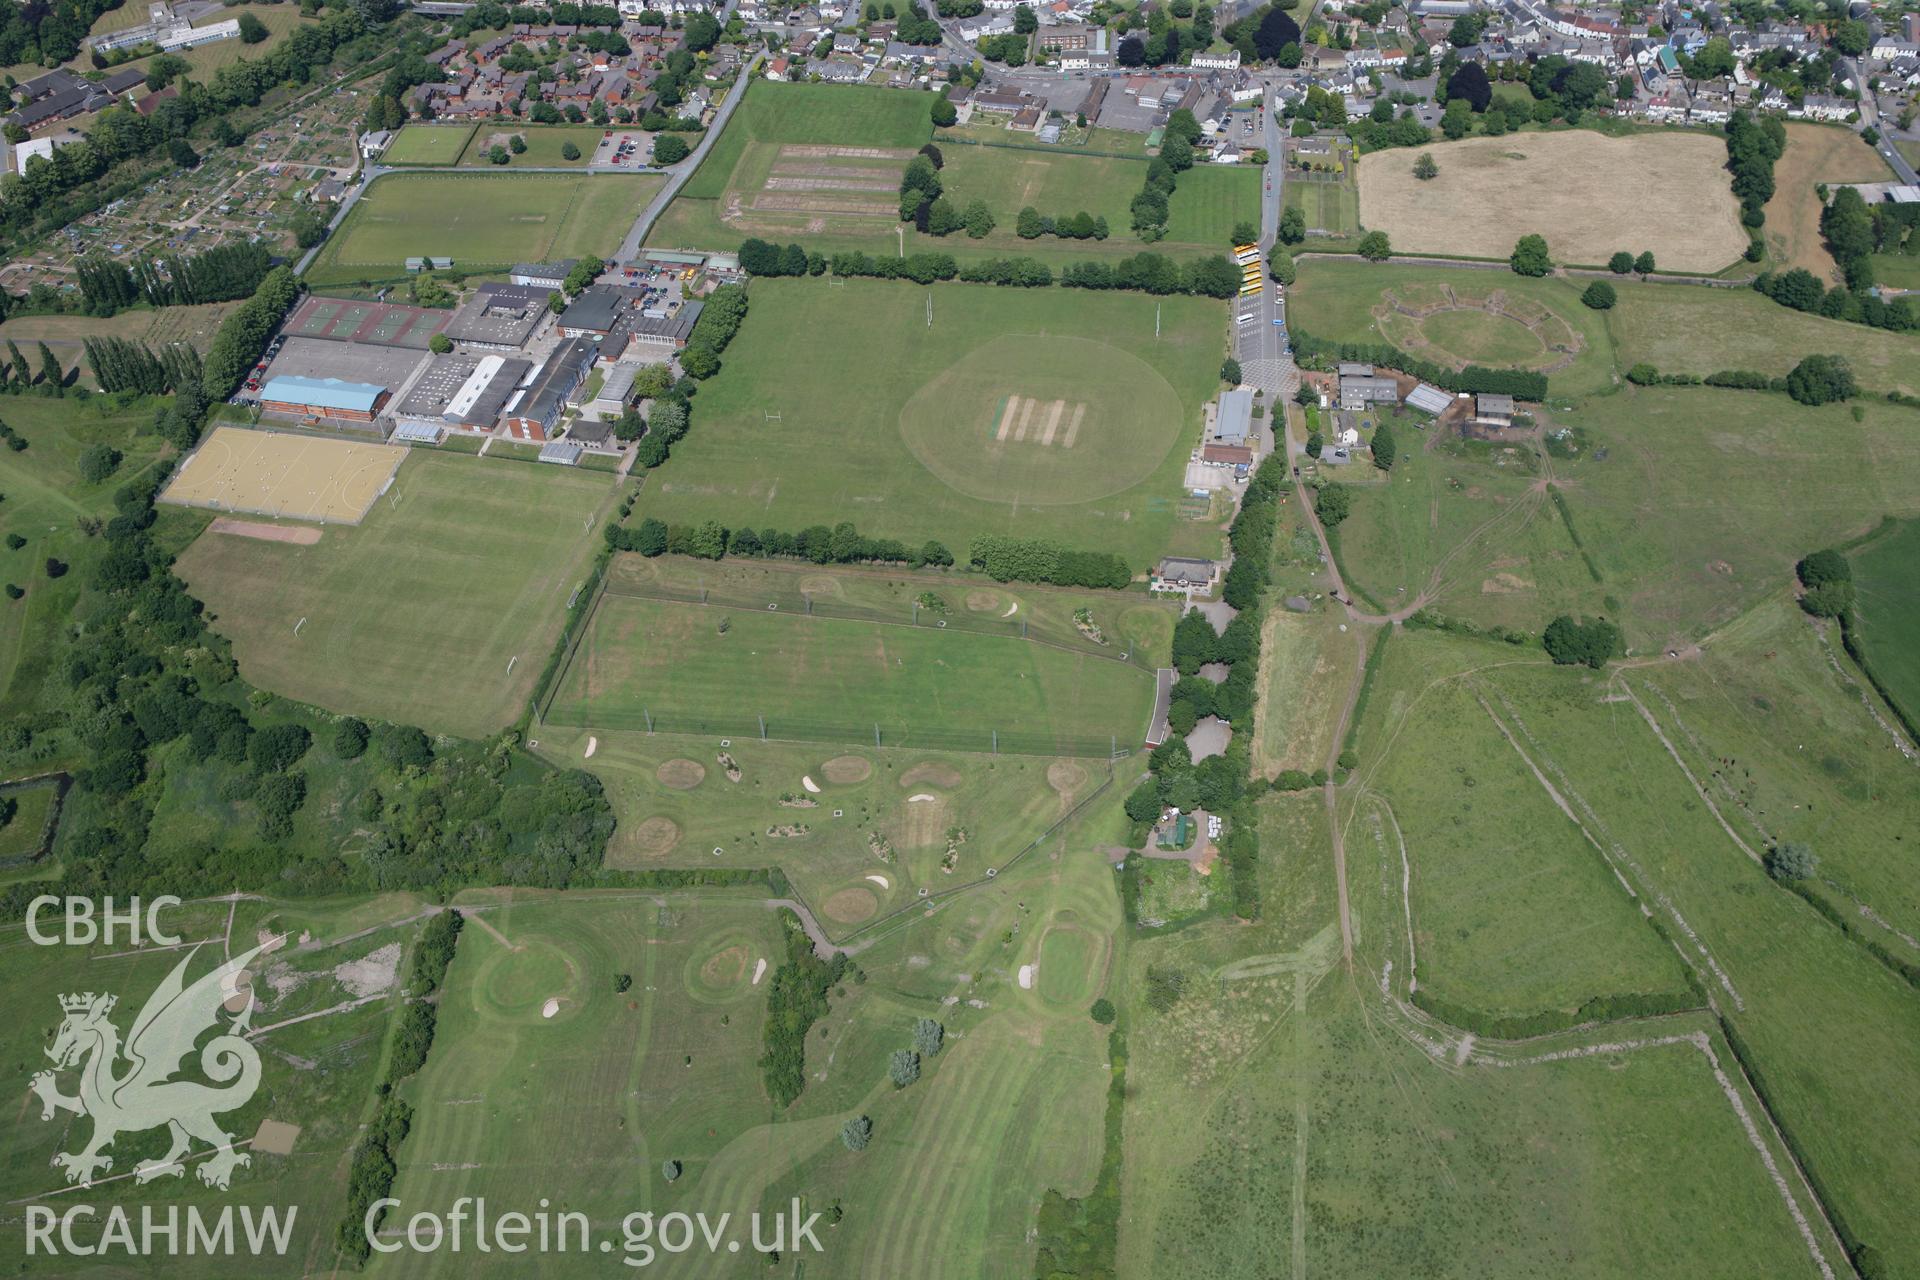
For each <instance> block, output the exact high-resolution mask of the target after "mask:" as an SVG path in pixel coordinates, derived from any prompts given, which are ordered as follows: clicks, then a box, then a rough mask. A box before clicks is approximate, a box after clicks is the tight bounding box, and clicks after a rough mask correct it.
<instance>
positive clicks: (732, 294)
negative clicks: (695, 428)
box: [613, 284, 747, 469]
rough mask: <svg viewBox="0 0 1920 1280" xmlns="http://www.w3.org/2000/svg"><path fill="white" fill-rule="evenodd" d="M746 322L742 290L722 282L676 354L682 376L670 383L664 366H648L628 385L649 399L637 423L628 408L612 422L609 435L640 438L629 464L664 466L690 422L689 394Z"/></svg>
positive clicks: (715, 369) (710, 372)
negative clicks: (662, 464) (684, 345)
mask: <svg viewBox="0 0 1920 1280" xmlns="http://www.w3.org/2000/svg"><path fill="white" fill-rule="evenodd" d="M746 318H747V290H746V288H745V286H743V285H737V284H725V285H721V286H720V287H719V288H718V289H715V290H714V291H713V292H712V293H711V294H709V295H708V296H707V300H706V306H705V307H703V308H702V309H701V311H700V318H699V319H698V320H696V321H694V324H693V332H692V333H690V334H688V335H687V346H686V349H685V350H684V351H682V352H681V353H680V369H681V372H682V373H683V374H684V375H685V376H683V377H682V378H681V379H680V380H679V381H678V382H673V381H670V371H669V370H668V367H667V366H666V365H664V364H661V365H652V366H649V367H648V368H647V369H646V370H645V371H643V372H642V374H641V375H640V376H639V377H638V378H636V379H635V380H634V387H635V389H636V390H639V391H640V392H641V395H642V396H643V397H644V398H647V399H651V400H652V401H653V404H652V408H651V409H650V410H649V411H648V413H647V416H646V417H645V418H644V419H643V418H642V417H641V416H640V415H639V414H638V413H637V412H635V411H634V410H632V409H629V410H627V411H626V412H625V413H623V414H622V415H621V416H620V418H619V420H618V421H617V422H615V423H614V428H613V429H614V434H615V435H616V436H617V437H618V438H620V439H622V440H631V439H634V438H635V437H636V436H638V437H639V438H640V443H639V445H638V446H637V447H636V448H635V450H634V461H635V462H637V463H638V464H639V465H640V466H642V467H646V468H649V469H651V468H653V467H657V466H659V465H660V464H661V463H663V462H665V461H666V460H667V458H668V457H669V456H671V454H672V452H673V446H674V445H675V444H678V443H679V442H680V440H681V438H682V437H684V436H685V435H686V434H687V429H688V428H689V427H690V426H691V425H692V423H693V395H694V393H695V392H696V391H697V390H699V386H700V383H701V382H703V381H705V380H706V379H708V378H711V377H713V376H714V375H715V374H716V373H719V372H720V356H721V353H722V352H724V351H725V350H726V349H727V346H728V344H729V343H731V342H732V341H733V335H734V334H736V333H738V332H740V326H741V325H742V324H743V323H745V321H746Z"/></svg>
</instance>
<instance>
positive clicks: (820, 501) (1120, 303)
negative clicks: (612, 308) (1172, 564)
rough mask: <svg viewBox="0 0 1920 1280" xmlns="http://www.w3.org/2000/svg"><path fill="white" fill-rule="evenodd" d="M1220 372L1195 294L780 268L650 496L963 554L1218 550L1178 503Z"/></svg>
mask: <svg viewBox="0 0 1920 1280" xmlns="http://www.w3.org/2000/svg"><path fill="white" fill-rule="evenodd" d="M929 298H931V299H932V305H933V327H932V328H928V327H927V323H926V315H927V306H928V299H929ZM1156 311H1157V312H1158V314H1159V317H1160V337H1159V338H1158V339H1156V338H1155V337H1154V317H1155V313H1156ZM849 353H858V355H857V358H853V359H849V358H848V357H849ZM1219 362H1220V312H1219V307H1218V304H1215V303H1210V302H1204V301H1201V300H1198V299H1190V298H1167V299H1164V300H1160V301H1155V300H1153V299H1150V298H1144V297H1137V296H1129V295H1122V294H1079V293H1069V292H1067V291H1063V290H1032V291H1012V290H1004V289H1000V290H995V289H988V288H984V287H974V286H965V285H950V286H948V285H943V286H940V287H938V288H935V289H932V290H924V289H918V288H914V287H912V286H907V285H899V284H890V283H883V282H872V281H863V280H855V281H850V282H848V283H847V284H846V285H844V286H829V285H827V284H825V283H824V282H822V281H818V280H798V281H787V280H762V281H759V282H757V283H756V284H755V286H754V293H753V307H752V310H751V311H750V313H749V314H748V317H747V321H746V324H745V326H744V327H743V328H742V330H741V332H740V336H739V337H738V338H736V339H735V340H734V342H733V344H732V345H731V346H730V347H729V348H728V349H727V356H726V370H725V372H724V373H722V375H721V376H720V377H718V378H715V379H714V380H713V381H712V382H710V383H708V384H707V386H706V389H705V390H703V391H702V392H701V398H700V408H699V424H698V426H697V427H696V428H695V430H694V431H693V432H692V433H691V434H690V435H689V436H688V437H687V438H686V440H685V441H684V442H682V443H681V444H679V445H677V446H676V447H675V450H674V455H673V458H672V460H671V461H670V462H669V463H668V464H667V465H666V467H664V468H663V469H661V471H660V472H659V473H658V474H657V475H656V476H655V477H654V478H653V480H652V481H651V482H650V483H649V484H648V486H647V488H646V491H645V494H644V496H643V498H642V507H643V510H644V512H645V513H646V514H649V515H656V516H659V517H661V518H662V519H665V520H668V521H671V522H675V523H681V522H698V521H701V520H706V519H718V520H721V521H723V522H726V523H728V524H740V523H743V522H744V521H745V520H746V519H748V518H751V519H752V520H753V521H755V522H764V523H765V524H766V525H769V526H772V527H775V528H781V529H800V528H804V527H806V526H807V525H810V524H815V523H822V522H824V523H826V524H834V523H837V522H838V521H841V520H853V521H855V522H856V523H857V524H858V525H859V526H860V529H861V530H862V532H865V533H868V534H870V535H875V536H890V537H899V538H903V539H906V540H908V541H910V542H913V541H920V540H924V539H927V538H937V539H940V540H942V541H944V542H945V543H946V544H947V545H948V546H949V547H950V548H951V549H952V550H953V551H954V552H955V554H956V555H961V554H964V549H965V547H966V545H967V543H968V541H969V539H971V538H972V537H974V536H975V535H977V534H980V533H1011V534H1018V535H1021V536H1030V537H1046V538H1053V539H1056V540H1058V541H1061V542H1063V543H1066V544H1068V545H1071V546H1080V547H1089V548H1091V547H1100V548H1103V549H1107V550H1112V551H1115V552H1118V553H1120V554H1122V555H1124V556H1125V557H1126V558H1127V559H1128V561H1129V562H1130V563H1133V564H1134V565H1135V566H1136V567H1137V568H1139V569H1145V568H1146V567H1147V565H1148V564H1149V563H1150V562H1151V561H1153V560H1154V559H1155V558H1156V557H1157V556H1159V555H1162V554H1166V553H1168V552H1169V551H1170V550H1171V549H1172V548H1173V547H1177V546H1191V547H1194V548H1195V549H1196V551H1197V552H1198V553H1199V554H1202V555H1209V556H1210V555H1213V554H1215V552H1216V550H1217V545H1216V546H1215V549H1214V550H1209V549H1207V547H1208V546H1209V545H1211V544H1215V543H1216V542H1217V533H1218V530H1217V528H1215V527H1212V526H1202V525H1200V524H1196V523H1189V522H1182V521H1180V520H1179V518H1178V515H1177V512H1176V509H1175V500H1176V498H1177V497H1178V494H1179V484H1180V472H1181V467H1182V465H1183V464H1184V462H1185V459H1186V451H1187V449H1188V448H1190V447H1191V446H1192V444H1194V443H1195V442H1197V440H1198V436H1199V427H1200V410H1201V406H1202V404H1203V403H1204V402H1205V400H1206V399H1207V398H1208V397H1210V396H1211V395H1213V393H1214V391H1215V390H1216V388H1217V386H1218V382H1217V372H1218V367H1219ZM956 370H959V371H961V372H960V373H956V372H955V371H956ZM1012 397H1019V398H1020V403H1019V405H1018V407H1017V417H1016V419H1015V420H1014V421H1013V422H1011V423H1008V422H1007V421H1006V414H1007V408H1008V406H1009V404H1010V400H1011V398H1012ZM1029 402H1031V404H1032V413H1031V414H1029V413H1028V405H1029ZM1083 407H1084V409H1085V412H1084V413H1083V412H1081V410H1082V408H1083ZM942 410H944V416H943V415H942V412H941V411H942ZM770 413H778V414H779V415H780V419H779V420H778V421H768V420H767V415H769V414H770ZM1076 422H1077V423H1078V429H1077V430H1076V429H1075V423H1076ZM943 424H944V426H945V427H946V428H947V430H946V432H945V434H944V435H943V434H942V426H943ZM1003 426H1004V427H1005V434H1004V436H1003V435H1002V428H1003ZM1022 436H1024V438H1021V437H1022ZM1029 468H1039V469H1040V470H1038V471H1029V470H1028V469H1029ZM1028 475H1039V476H1043V477H1045V478H1046V479H1047V481H1048V483H1049V484H1050V485H1052V486H1054V488H1053V491H1052V492H1045V491H1038V490H1036V488H1035V487H1034V486H1033V485H1032V484H1031V483H1030V482H1029V481H1027V480H1026V479H1024V477H1026V476H1028ZM996 485H998V486H1002V487H1001V488H998V489H996V488H995V486H996Z"/></svg>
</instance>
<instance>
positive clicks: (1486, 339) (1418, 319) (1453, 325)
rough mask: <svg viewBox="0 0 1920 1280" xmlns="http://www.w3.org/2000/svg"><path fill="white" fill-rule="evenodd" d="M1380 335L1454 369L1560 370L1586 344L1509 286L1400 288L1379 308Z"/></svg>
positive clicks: (1375, 313) (1387, 295) (1562, 322)
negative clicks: (1472, 366) (1482, 366)
mask: <svg viewBox="0 0 1920 1280" xmlns="http://www.w3.org/2000/svg"><path fill="white" fill-rule="evenodd" d="M1372 314H1373V319H1374V324H1375V325H1376V326H1377V327H1378V329H1379V331H1380V335H1381V336H1382V337H1383V338H1385V339H1386V340H1387V341H1388V342H1391V343H1392V344H1393V345H1394V346H1396V347H1398V348H1399V349H1400V350H1402V351H1406V352H1410V353H1411V354H1413V355H1416V356H1418V357H1420V358H1421V359H1423V360H1431V361H1433V362H1434V363H1435V364H1443V365H1448V366H1450V367H1452V368H1455V369H1460V368H1464V367H1466V366H1467V365H1469V364H1488V365H1502V366H1505V367H1508V368H1516V369H1533V370H1537V371H1539V372H1541V373H1554V372H1557V371H1558V370H1561V369H1564V368H1566V367H1567V366H1569V365H1571V364H1572V363H1573V362H1574V360H1576V359H1577V358H1578V357H1579V355H1580V352H1581V351H1582V350H1583V349H1584V348H1585V346H1586V340H1585V339H1584V338H1582V337H1581V336H1580V334H1579V332H1578V331H1576V330H1575V329H1574V328H1573V326H1571V325H1569V324H1568V323H1567V322H1566V321H1565V320H1563V319H1561V318H1560V317H1559V316H1558V315H1556V314H1555V313H1554V312H1553V311H1552V310H1550V309H1549V308H1548V307H1546V306H1544V305H1542V304H1541V303H1538V302H1534V301H1532V300H1531V299H1528V298H1522V297H1517V296H1515V295H1512V294H1509V293H1508V292H1507V291H1506V290H1504V289H1487V290H1476V289H1470V288H1464V287H1461V286H1458V285H1453V284H1416V285H1402V286H1400V287H1398V288H1395V289H1388V290H1387V291H1386V292H1384V293H1382V294H1381V295H1380V301H1379V302H1378V303H1376V304H1375V305H1374V307H1373V311H1372Z"/></svg>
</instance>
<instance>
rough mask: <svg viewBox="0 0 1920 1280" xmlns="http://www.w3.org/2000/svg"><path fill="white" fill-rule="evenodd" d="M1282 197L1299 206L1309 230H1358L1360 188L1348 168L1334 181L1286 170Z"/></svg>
mask: <svg viewBox="0 0 1920 1280" xmlns="http://www.w3.org/2000/svg"><path fill="white" fill-rule="evenodd" d="M1286 201H1287V204H1288V206H1289V207H1292V208H1297V209H1299V210H1300V213H1301V215H1302V216H1303V217H1305V218H1306V220H1307V229H1308V230H1310V231H1324V232H1326V233H1327V234H1328V235H1330V236H1348V235H1352V234H1354V233H1355V232H1357V231H1359V230H1360V188H1359V187H1358V186H1357V185H1356V184H1355V182H1354V180H1353V177H1352V171H1351V170H1349V171H1348V174H1347V176H1345V177H1343V178H1341V179H1339V180H1338V181H1335V180H1330V179H1328V178H1326V177H1324V176H1321V177H1313V178H1307V177H1302V176H1301V175H1299V174H1298V173H1289V174H1288V175H1287V184H1286ZM1300 247H1303V248H1305V247H1311V246H1300Z"/></svg>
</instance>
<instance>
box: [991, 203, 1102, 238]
mask: <svg viewBox="0 0 1920 1280" xmlns="http://www.w3.org/2000/svg"><path fill="white" fill-rule="evenodd" d="M1014 231H1015V232H1016V233H1017V234H1018V235H1019V237H1020V238H1021V239H1022V240H1038V239H1039V238H1040V237H1041V236H1059V237H1060V238H1061V239H1063V240H1105V239H1106V238H1107V236H1108V235H1109V234H1110V233H1109V230H1108V228H1107V219H1106V216H1105V215H1104V214H1103V215H1101V216H1099V217H1095V216H1094V215H1093V214H1090V213H1088V212H1087V211H1086V210H1085V209H1082V210H1081V211H1080V212H1079V213H1063V214H1061V215H1059V216H1058V217H1053V216H1051V215H1048V214H1044V213H1041V212H1040V211H1039V210H1038V209H1036V208H1034V207H1033V206H1032V205H1028V206H1026V207H1025V208H1024V209H1022V210H1020V216H1019V218H1018V219H1017V220H1016V221H1015V223H1014Z"/></svg>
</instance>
